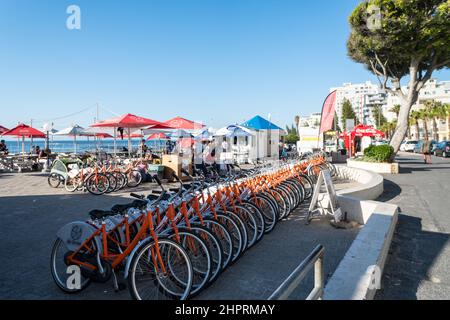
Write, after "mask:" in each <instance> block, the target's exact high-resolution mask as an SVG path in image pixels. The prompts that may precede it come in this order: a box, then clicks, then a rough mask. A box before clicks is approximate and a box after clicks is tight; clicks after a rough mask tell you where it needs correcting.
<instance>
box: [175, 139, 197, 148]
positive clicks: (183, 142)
mask: <svg viewBox="0 0 450 320" xmlns="http://www.w3.org/2000/svg"><path fill="white" fill-rule="evenodd" d="M177 144H178V145H179V146H180V147H181V148H183V149H187V148H190V147H192V146H193V145H194V144H195V140H194V139H192V138H181V139H180V140H178V142H177Z"/></svg>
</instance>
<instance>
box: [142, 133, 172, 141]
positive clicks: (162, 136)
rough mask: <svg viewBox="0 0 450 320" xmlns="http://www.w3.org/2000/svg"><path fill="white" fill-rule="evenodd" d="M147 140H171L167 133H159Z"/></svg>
mask: <svg viewBox="0 0 450 320" xmlns="http://www.w3.org/2000/svg"><path fill="white" fill-rule="evenodd" d="M147 140H170V138H169V137H168V136H167V135H166V134H165V133H162V132H158V133H154V134H152V135H150V136H149V137H148V138H147Z"/></svg>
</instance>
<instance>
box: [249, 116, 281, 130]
mask: <svg viewBox="0 0 450 320" xmlns="http://www.w3.org/2000/svg"><path fill="white" fill-rule="evenodd" d="M241 126H243V127H246V128H250V129H255V130H283V129H281V128H280V127H279V126H277V125H276V124H274V123H272V122H270V121H269V120H266V119H264V118H263V117H261V116H255V117H253V118H251V119H250V120H248V121H246V122H244V123H242V124H241Z"/></svg>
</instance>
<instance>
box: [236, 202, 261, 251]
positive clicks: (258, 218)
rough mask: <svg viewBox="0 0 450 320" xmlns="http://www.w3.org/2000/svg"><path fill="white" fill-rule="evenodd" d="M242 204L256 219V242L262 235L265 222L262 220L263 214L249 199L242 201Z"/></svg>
mask: <svg viewBox="0 0 450 320" xmlns="http://www.w3.org/2000/svg"><path fill="white" fill-rule="evenodd" d="M242 205H243V206H244V207H245V208H246V209H247V210H250V212H251V213H252V215H253V217H254V218H255V221H256V227H257V228H256V232H257V234H256V242H258V241H259V240H261V238H262V237H263V236H264V230H265V228H266V226H265V222H264V216H263V214H262V213H261V210H259V208H258V207H257V206H255V205H254V204H253V203H251V202H249V201H242Z"/></svg>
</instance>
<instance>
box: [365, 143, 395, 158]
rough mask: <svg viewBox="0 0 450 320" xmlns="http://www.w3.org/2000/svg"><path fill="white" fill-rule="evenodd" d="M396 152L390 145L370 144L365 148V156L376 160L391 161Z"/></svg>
mask: <svg viewBox="0 0 450 320" xmlns="http://www.w3.org/2000/svg"><path fill="white" fill-rule="evenodd" d="M393 153H394V148H393V147H391V146H390V145H381V146H370V147H368V148H367V149H365V150H364V158H365V160H368V161H374V162H389V161H390V160H391V157H392V155H393Z"/></svg>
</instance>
